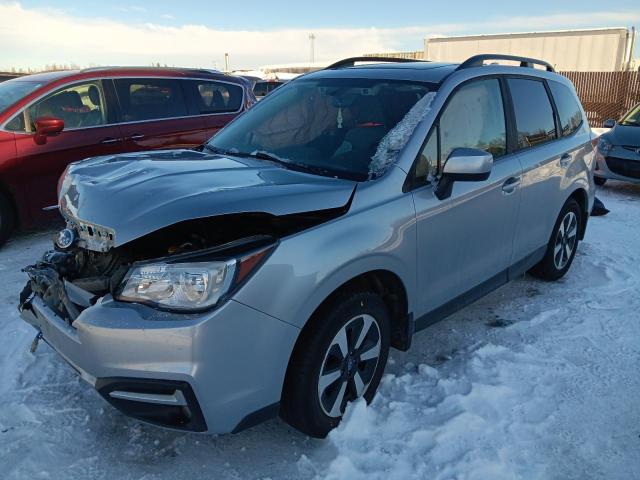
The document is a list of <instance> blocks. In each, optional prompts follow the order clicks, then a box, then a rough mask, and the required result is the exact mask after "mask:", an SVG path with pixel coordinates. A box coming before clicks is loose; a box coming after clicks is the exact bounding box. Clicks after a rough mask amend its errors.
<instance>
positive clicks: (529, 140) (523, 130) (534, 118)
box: [507, 78, 557, 149]
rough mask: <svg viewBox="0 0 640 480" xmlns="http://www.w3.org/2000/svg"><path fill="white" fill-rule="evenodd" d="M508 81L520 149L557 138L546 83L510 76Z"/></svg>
mask: <svg viewBox="0 0 640 480" xmlns="http://www.w3.org/2000/svg"><path fill="white" fill-rule="evenodd" d="M507 82H508V84H509V90H510V91H511V98H512V99H513V107H514V109H515V115H516V128H517V131H518V149H524V148H529V147H534V146H536V145H541V144H543V143H546V142H550V141H552V140H555V139H556V138H557V136H556V124H555V120H554V114H553V108H552V107H551V101H550V100H549V95H547V89H546V88H545V86H544V83H543V82H542V81H540V80H533V79H531V80H530V79H524V78H509V79H508V80H507Z"/></svg>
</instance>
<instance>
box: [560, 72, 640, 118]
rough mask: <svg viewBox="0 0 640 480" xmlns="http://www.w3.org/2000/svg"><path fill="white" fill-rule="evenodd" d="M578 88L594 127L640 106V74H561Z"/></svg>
mask: <svg viewBox="0 0 640 480" xmlns="http://www.w3.org/2000/svg"><path fill="white" fill-rule="evenodd" d="M561 73H562V75H564V76H565V77H567V78H569V80H571V81H572V82H573V84H574V85H575V87H576V91H577V92H578V97H580V101H581V102H582V105H583V106H584V109H585V111H586V112H587V118H588V119H589V124H590V125H591V126H592V127H602V126H603V123H604V121H605V120H607V119H608V118H613V119H615V120H618V119H619V118H620V117H621V116H622V115H623V114H624V113H625V112H626V111H627V110H629V109H630V108H631V107H633V106H634V105H636V104H638V103H640V72H637V71H636V72H561Z"/></svg>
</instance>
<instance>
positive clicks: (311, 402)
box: [280, 292, 390, 438]
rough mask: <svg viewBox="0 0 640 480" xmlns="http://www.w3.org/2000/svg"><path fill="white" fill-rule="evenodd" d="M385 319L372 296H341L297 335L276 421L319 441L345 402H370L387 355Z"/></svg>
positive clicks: (384, 311) (378, 300) (335, 421)
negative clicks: (357, 399) (278, 420)
mask: <svg viewBox="0 0 640 480" xmlns="http://www.w3.org/2000/svg"><path fill="white" fill-rule="evenodd" d="M389 337H390V319H389V312H388V310H387V307H386V305H385V303H384V302H383V301H382V299H381V298H380V297H379V296H378V295H376V294H373V293H369V292H365V293H346V294H344V295H340V296H338V297H336V298H335V299H334V300H333V301H331V302H330V303H329V304H328V305H326V306H325V307H323V308H321V309H320V311H319V312H318V313H317V314H316V315H314V317H313V318H312V319H311V320H310V321H309V323H308V324H307V326H305V328H304V329H303V330H302V333H301V334H300V339H299V340H298V343H297V344H296V348H295V350H294V352H293V355H292V358H291V361H290V362H289V368H288V370H287V377H286V379H285V386H284V391H283V395H282V403H281V410H280V416H281V417H282V418H283V420H284V421H285V422H287V423H288V424H290V425H291V426H292V427H294V428H296V429H298V430H300V431H301V432H303V433H306V434H307V435H309V436H311V437H316V438H324V437H326V436H327V434H328V433H329V431H331V429H333V428H335V427H336V426H337V425H338V424H339V423H340V420H341V419H342V414H343V413H344V409H345V407H346V404H347V403H348V402H349V401H352V400H355V399H356V398H359V397H364V399H365V400H366V401H367V403H370V402H371V400H372V399H373V397H374V395H375V393H376V390H377V389H378V385H379V384H380V379H381V378H382V374H383V372H384V368H385V366H386V363H387V357H388V355H389Z"/></svg>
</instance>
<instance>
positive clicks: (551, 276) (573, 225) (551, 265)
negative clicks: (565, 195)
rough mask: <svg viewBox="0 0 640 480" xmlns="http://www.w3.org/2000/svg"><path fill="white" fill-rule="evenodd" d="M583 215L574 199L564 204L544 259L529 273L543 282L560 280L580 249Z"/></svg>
mask: <svg viewBox="0 0 640 480" xmlns="http://www.w3.org/2000/svg"><path fill="white" fill-rule="evenodd" d="M582 217H583V213H582V210H581V208H580V205H578V202H576V201H575V200H574V199H573V198H570V199H569V200H567V203H565V204H564V207H562V210H561V211H560V215H558V219H557V220H556V224H555V226H554V227H553V233H552V234H551V238H550V239H549V243H548V245H547V251H546V253H545V256H544V258H543V259H542V260H541V261H540V262H539V263H538V264H537V265H535V266H534V267H533V268H532V269H531V270H529V273H530V274H531V275H533V276H534V277H538V278H541V279H543V280H550V281H552V280H558V279H559V278H562V277H563V276H564V275H565V273H567V271H568V270H569V268H570V267H571V264H572V263H573V258H574V257H575V255H576V250H577V249H578V243H579V235H580V231H581V229H582V222H583V220H582Z"/></svg>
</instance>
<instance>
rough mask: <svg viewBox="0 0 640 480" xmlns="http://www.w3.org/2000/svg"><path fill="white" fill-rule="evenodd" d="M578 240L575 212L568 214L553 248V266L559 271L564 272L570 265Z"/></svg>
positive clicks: (561, 223) (561, 224)
mask: <svg viewBox="0 0 640 480" xmlns="http://www.w3.org/2000/svg"><path fill="white" fill-rule="evenodd" d="M577 238H578V218H577V217H576V214H575V213H574V212H567V214H566V215H565V216H564V218H563V219H562V222H560V228H559V229H558V234H557V235H556V243H555V245H554V247H553V264H554V265H555V267H556V268H557V269H558V270H562V269H563V268H564V267H565V266H566V265H567V263H569V259H570V258H571V254H572V253H573V249H574V248H575V246H576V240H577Z"/></svg>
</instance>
